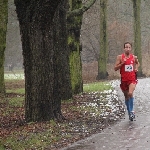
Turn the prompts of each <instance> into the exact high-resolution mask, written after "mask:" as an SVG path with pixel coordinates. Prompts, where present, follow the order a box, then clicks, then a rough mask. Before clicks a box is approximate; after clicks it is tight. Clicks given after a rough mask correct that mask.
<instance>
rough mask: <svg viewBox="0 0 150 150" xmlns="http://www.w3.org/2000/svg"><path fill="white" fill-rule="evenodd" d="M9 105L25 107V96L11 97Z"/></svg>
mask: <svg viewBox="0 0 150 150" xmlns="http://www.w3.org/2000/svg"><path fill="white" fill-rule="evenodd" d="M9 105H10V106H14V107H23V105H24V97H15V98H11V99H9Z"/></svg>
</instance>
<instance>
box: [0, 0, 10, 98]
mask: <svg viewBox="0 0 150 150" xmlns="http://www.w3.org/2000/svg"><path fill="white" fill-rule="evenodd" d="M7 18H8V1H7V0H0V97H3V96H4V94H5V83H4V51H5V48H6V31H7V20H8V19H7Z"/></svg>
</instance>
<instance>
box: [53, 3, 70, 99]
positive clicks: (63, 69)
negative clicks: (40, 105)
mask: <svg viewBox="0 0 150 150" xmlns="http://www.w3.org/2000/svg"><path fill="white" fill-rule="evenodd" d="M67 4H68V0H64V1H62V2H61V4H60V7H59V10H58V11H57V13H56V14H55V17H54V23H55V24H54V41H55V43H56V44H55V45H54V60H55V63H54V72H55V78H56V79H57V80H56V82H55V86H56V87H55V89H56V88H58V90H59V93H57V94H56V96H59V97H60V96H61V99H62V100H67V99H71V98H72V88H71V77H70V66H69V55H70V52H69V49H68V46H67V23H66V12H67V8H66V6H67Z"/></svg>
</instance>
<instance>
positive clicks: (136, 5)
mask: <svg viewBox="0 0 150 150" xmlns="http://www.w3.org/2000/svg"><path fill="white" fill-rule="evenodd" d="M132 1H133V15H134V54H135V55H136V56H137V57H138V60H139V62H140V67H139V69H138V72H137V75H138V76H139V77H142V76H143V73H142V54H141V20H140V14H141V13H140V10H141V9H140V7H141V0H132Z"/></svg>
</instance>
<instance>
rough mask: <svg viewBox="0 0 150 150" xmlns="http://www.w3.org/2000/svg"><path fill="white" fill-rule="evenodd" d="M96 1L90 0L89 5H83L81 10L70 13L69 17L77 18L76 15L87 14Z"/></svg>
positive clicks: (68, 13)
mask: <svg viewBox="0 0 150 150" xmlns="http://www.w3.org/2000/svg"><path fill="white" fill-rule="evenodd" d="M95 1H96V0H90V2H89V3H88V4H85V5H83V6H82V7H81V8H79V9H74V10H72V11H68V12H67V15H68V17H72V16H75V15H81V14H83V13H84V12H86V11H87V10H88V9H89V8H90V7H91V6H92V5H93V4H94V3H95Z"/></svg>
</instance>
